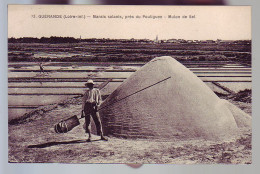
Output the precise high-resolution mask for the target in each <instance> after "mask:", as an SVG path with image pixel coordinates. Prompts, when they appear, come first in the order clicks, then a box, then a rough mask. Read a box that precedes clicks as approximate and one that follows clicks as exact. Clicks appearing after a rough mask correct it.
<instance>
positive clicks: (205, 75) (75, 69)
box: [7, 5, 252, 164]
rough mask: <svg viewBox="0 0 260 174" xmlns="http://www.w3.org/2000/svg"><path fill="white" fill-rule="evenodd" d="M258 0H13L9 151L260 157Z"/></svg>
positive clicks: (136, 160)
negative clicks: (200, 1) (100, 0)
mask: <svg viewBox="0 0 260 174" xmlns="http://www.w3.org/2000/svg"><path fill="white" fill-rule="evenodd" d="M251 39H252V38H251V7H250V6H116V5H114V6H112V5H110V6H105V5H8V123H7V124H8V162H9V163H66V164H87V163H88V164H89V163H98V164H100V163H113V164H115V163H116V164H118V163H120V164H121V163H122V164H125V163H132V164H251V163H252V58H251V56H252V51H251V48H252V46H251Z"/></svg>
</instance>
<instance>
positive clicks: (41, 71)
mask: <svg viewBox="0 0 260 174" xmlns="http://www.w3.org/2000/svg"><path fill="white" fill-rule="evenodd" d="M39 66H40V73H44V69H43V66H42V62H40V63H39Z"/></svg>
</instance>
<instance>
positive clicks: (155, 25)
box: [8, 5, 251, 40]
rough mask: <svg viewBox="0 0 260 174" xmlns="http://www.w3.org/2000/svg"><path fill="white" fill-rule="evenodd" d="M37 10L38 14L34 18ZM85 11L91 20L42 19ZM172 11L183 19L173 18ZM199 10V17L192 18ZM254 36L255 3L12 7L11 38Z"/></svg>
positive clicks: (9, 20)
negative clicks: (156, 17)
mask: <svg viewBox="0 0 260 174" xmlns="http://www.w3.org/2000/svg"><path fill="white" fill-rule="evenodd" d="M32 15H35V18H33V17H32ZM39 15H62V17H63V16H64V15H85V16H91V17H87V18H86V19H69V18H67V19H64V18H62V19H59V18H58V19H55V18H39ZM93 15H106V16H109V15H115V16H116V15H121V16H122V17H123V18H124V17H125V16H128V15H132V16H134V17H136V15H139V16H141V17H143V15H146V16H150V15H153V16H162V19H151V18H140V19H136V18H135V19H111V18H110V19H108V18H106V19H102V18H93ZM169 15H176V16H180V17H182V16H183V15H186V16H188V18H186V19H184V18H181V19H174V18H168V16H169ZM189 15H192V16H193V15H195V18H189ZM156 35H158V37H159V39H172V38H176V39H194V40H195V39H198V40H206V39H214V40H216V39H223V40H239V39H251V8H250V7H246V6H233V7H232V6H210V7H209V6H208V7H202V6H200V7H192V6H185V7H184V6H179V7H176V6H175V7H174V6H146V7H145V6H138V7H137V6H126V7H122V6H109V7H108V6H94V5H92V6H87V5H85V6H79V5H73V6H68V5H67V6H44V5H38V6H36V5H33V6H32V5H26V6H25V5H24V6H22V5H12V6H9V7H8V37H16V38H18V37H38V38H40V37H43V36H44V37H50V36H63V37H75V38H79V37H80V36H81V38H117V39H120V38H122V39H129V38H136V39H145V38H147V39H155V37H156Z"/></svg>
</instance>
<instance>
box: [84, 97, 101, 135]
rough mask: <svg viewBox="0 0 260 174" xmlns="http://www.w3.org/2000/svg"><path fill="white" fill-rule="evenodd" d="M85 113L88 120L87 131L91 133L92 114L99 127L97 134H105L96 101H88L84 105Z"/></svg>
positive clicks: (86, 120)
mask: <svg viewBox="0 0 260 174" xmlns="http://www.w3.org/2000/svg"><path fill="white" fill-rule="evenodd" d="M84 113H85V122H86V133H90V116H92V118H93V120H94V122H95V125H96V128H97V135H103V130H102V125H101V120H100V116H99V113H98V112H97V105H96V103H88V102H87V103H86V104H85V106H84Z"/></svg>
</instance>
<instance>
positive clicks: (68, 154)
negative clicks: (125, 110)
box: [9, 98, 252, 164]
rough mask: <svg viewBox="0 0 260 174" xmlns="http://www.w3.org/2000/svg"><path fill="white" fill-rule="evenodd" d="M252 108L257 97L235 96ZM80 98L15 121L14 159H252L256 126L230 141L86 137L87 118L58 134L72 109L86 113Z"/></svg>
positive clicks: (11, 135)
mask: <svg viewBox="0 0 260 174" xmlns="http://www.w3.org/2000/svg"><path fill="white" fill-rule="evenodd" d="M230 101H231V102H232V103H233V104H235V105H237V106H238V107H240V108H241V109H242V110H244V111H245V112H247V113H249V114H251V103H245V102H239V101H233V100H230ZM80 110H81V102H80V98H72V99H70V100H68V101H64V102H63V103H60V104H53V105H49V106H44V107H41V108H39V109H36V110H35V111H34V112H31V113H29V114H27V115H25V116H24V117H23V118H20V119H17V120H13V122H9V162H19V163H20V162H22V163H24V162H25V163H54V162H55V163H173V164H216V163H225V164H250V163H252V154H251V138H252V134H251V130H244V131H243V134H242V135H241V136H239V137H237V138H234V139H232V140H229V141H227V142H211V141H204V140H189V141H162V140H161V141H159V140H141V139H137V140H130V139H121V138H115V137H108V138H109V141H101V140H99V137H98V136H95V135H93V140H94V141H93V142H86V134H85V133H84V129H83V123H84V119H81V120H80V122H81V124H80V126H78V127H76V128H74V129H73V130H72V131H70V132H68V133H66V134H57V133H55V131H54V125H55V124H56V123H58V122H59V121H61V120H62V119H65V118H69V117H70V116H72V115H78V116H80Z"/></svg>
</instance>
